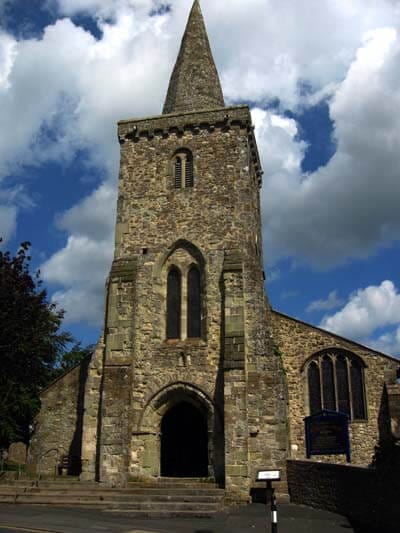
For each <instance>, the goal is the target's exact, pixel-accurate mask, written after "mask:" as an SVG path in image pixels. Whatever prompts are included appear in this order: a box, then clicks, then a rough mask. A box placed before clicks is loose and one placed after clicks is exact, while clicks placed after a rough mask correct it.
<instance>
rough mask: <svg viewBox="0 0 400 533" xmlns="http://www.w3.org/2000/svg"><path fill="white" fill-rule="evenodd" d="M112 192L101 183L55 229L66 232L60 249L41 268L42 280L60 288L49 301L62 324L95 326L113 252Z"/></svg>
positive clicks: (105, 184)
mask: <svg viewBox="0 0 400 533" xmlns="http://www.w3.org/2000/svg"><path fill="white" fill-rule="evenodd" d="M115 193H116V191H115V188H114V187H113V185H112V184H110V183H104V184H102V185H101V186H100V187H99V188H98V189H96V190H95V191H94V192H93V193H92V194H91V195H90V196H88V197H87V198H85V199H84V200H83V201H82V202H81V203H80V204H78V205H76V206H74V207H73V208H71V209H69V210H68V211H66V212H65V213H64V214H63V215H62V216H61V217H60V218H59V220H58V226H59V227H60V228H61V229H65V230H66V231H68V232H69V234H70V236H69V238H68V242H67V244H66V246H65V247H64V248H62V249H61V250H59V251H58V252H57V253H55V254H54V255H53V256H52V257H50V259H48V260H47V261H46V262H45V263H44V264H43V265H42V266H41V271H42V274H43V279H44V280H45V281H46V282H48V283H51V284H53V285H57V286H61V287H62V288H61V289H59V290H57V291H56V292H55V293H54V294H53V300H54V301H56V302H57V303H58V304H59V305H60V307H62V308H63V309H64V310H65V311H66V317H65V318H66V322H67V323H69V322H79V321H82V320H86V321H88V322H89V323H91V324H94V325H99V323H100V321H101V319H102V313H103V300H104V283H105V279H106V276H107V273H108V270H109V268H110V264H111V261H112V257H113V252H114V214H115V204H116V194H115Z"/></svg>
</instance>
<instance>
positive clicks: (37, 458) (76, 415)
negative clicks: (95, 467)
mask: <svg viewBox="0 0 400 533" xmlns="http://www.w3.org/2000/svg"><path fill="white" fill-rule="evenodd" d="M88 364H89V359H85V360H84V361H83V362H82V363H81V364H80V365H79V366H77V367H75V368H73V369H72V370H70V371H69V372H67V373H66V374H64V375H63V376H61V377H60V378H59V379H57V380H56V381H55V382H54V383H52V384H51V385H50V386H49V387H47V389H45V390H44V391H42V393H41V395H40V399H41V404H42V406H41V410H40V413H39V415H38V416H37V418H36V420H35V432H34V435H33V438H32V441H31V444H30V447H29V459H28V461H29V463H30V464H31V465H33V467H34V466H35V465H36V468H37V471H38V472H40V474H42V475H55V474H56V473H57V467H58V465H59V463H60V459H61V457H62V456H63V455H68V456H69V457H71V458H72V457H73V458H76V459H77V460H76V461H74V464H73V465H71V469H70V471H69V472H68V473H70V474H79V459H80V457H81V452H82V426H83V412H84V409H83V399H84V389H85V385H86V379H87V368H88ZM72 470H73V471H72Z"/></svg>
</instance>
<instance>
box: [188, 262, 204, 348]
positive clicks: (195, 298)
mask: <svg viewBox="0 0 400 533" xmlns="http://www.w3.org/2000/svg"><path fill="white" fill-rule="evenodd" d="M200 285H201V283H200V272H199V271H198V269H197V268H196V267H192V268H191V269H190V270H189V274H188V301H187V336H188V337H189V338H192V337H200V336H201V286H200Z"/></svg>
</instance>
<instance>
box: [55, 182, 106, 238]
mask: <svg viewBox="0 0 400 533" xmlns="http://www.w3.org/2000/svg"><path fill="white" fill-rule="evenodd" d="M116 202H117V195H116V189H115V186H114V184H113V183H110V182H106V183H103V184H102V185H100V187H99V188H98V189H96V190H95V191H94V192H93V193H92V194H91V195H90V196H88V197H87V198H85V199H84V200H82V202H81V203H79V204H77V205H75V206H74V207H72V208H71V209H68V210H67V211H65V212H64V213H63V214H62V215H61V216H60V217H59V219H58V222H57V225H58V227H59V228H61V229H64V230H66V231H68V232H69V233H71V234H72V235H75V236H86V237H89V238H90V239H92V240H93V241H95V242H96V241H109V239H110V238H111V237H112V236H113V235H114V223H115V206H116Z"/></svg>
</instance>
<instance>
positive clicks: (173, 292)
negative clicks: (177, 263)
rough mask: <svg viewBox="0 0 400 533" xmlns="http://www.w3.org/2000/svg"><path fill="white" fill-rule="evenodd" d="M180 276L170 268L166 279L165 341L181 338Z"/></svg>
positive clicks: (177, 271) (174, 269)
mask: <svg viewBox="0 0 400 533" xmlns="http://www.w3.org/2000/svg"><path fill="white" fill-rule="evenodd" d="M181 285H182V276H181V273H180V271H179V270H178V269H177V268H176V267H172V268H171V270H170V271H169V273H168V278H167V339H179V338H180V336H181V305H182V288H181Z"/></svg>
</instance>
